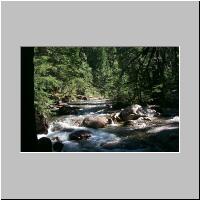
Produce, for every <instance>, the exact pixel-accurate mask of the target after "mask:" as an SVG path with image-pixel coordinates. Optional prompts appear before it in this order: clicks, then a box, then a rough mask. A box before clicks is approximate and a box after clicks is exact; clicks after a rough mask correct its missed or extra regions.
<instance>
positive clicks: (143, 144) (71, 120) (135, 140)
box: [38, 100, 179, 152]
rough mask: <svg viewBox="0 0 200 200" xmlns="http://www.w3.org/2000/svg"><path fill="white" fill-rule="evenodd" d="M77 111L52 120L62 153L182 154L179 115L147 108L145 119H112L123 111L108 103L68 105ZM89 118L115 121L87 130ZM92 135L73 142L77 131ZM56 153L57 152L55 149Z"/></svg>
mask: <svg viewBox="0 0 200 200" xmlns="http://www.w3.org/2000/svg"><path fill="white" fill-rule="evenodd" d="M68 106H70V107H71V108H72V109H73V108H75V109H76V112H75V113H73V114H67V115H62V116H56V117H54V118H52V120H51V121H50V123H49V128H48V134H47V135H44V134H40V135H38V139H39V138H41V137H48V138H50V139H51V141H52V143H53V144H54V143H56V142H58V141H59V142H60V143H62V144H63V147H62V150H61V151H62V152H152V151H158V152H163V151H179V145H178V144H179V116H168V117H163V116H155V115H152V112H151V111H152V110H151V109H147V112H146V116H145V117H138V119H135V120H127V121H117V120H112V118H111V116H113V114H117V113H120V110H114V109H112V103H111V102H110V101H108V100H88V101H86V100H79V101H77V102H72V103H70V104H68ZM87 117H94V118H95V117H100V118H101V117H103V118H107V119H111V120H110V121H109V123H107V124H106V126H105V127H103V128H91V127H85V126H84V125H83V121H84V119H85V118H87ZM79 130H80V131H83V132H84V131H85V132H88V133H90V137H88V138H86V139H84V140H81V139H80V140H71V139H70V135H71V134H72V133H74V132H77V131H79ZM54 151H55V150H54Z"/></svg>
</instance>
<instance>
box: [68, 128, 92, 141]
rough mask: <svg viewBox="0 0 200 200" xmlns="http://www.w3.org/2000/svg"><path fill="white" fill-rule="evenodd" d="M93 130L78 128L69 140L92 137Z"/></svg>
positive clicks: (70, 135)
mask: <svg viewBox="0 0 200 200" xmlns="http://www.w3.org/2000/svg"><path fill="white" fill-rule="evenodd" d="M91 134H92V132H91V131H89V130H78V131H74V132H72V133H71V134H69V140H76V141H79V140H87V139H88V138H90V137H91Z"/></svg>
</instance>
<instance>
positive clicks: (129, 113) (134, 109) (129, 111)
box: [119, 104, 145, 121]
mask: <svg viewBox="0 0 200 200" xmlns="http://www.w3.org/2000/svg"><path fill="white" fill-rule="evenodd" d="M142 116H145V114H144V113H143V109H142V106H140V105H138V104H135V105H132V106H129V107H127V108H125V109H124V110H122V111H121V112H120V114H119V117H120V118H121V119H122V120H123V121H127V120H136V119H138V118H139V117H142Z"/></svg>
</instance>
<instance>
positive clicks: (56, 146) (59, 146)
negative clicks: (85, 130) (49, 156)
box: [53, 141, 64, 152]
mask: <svg viewBox="0 0 200 200" xmlns="http://www.w3.org/2000/svg"><path fill="white" fill-rule="evenodd" d="M63 147H64V144H63V143H62V142H59V141H58V142H55V143H54V144H53V150H54V151H56V152H61V151H62V149H63Z"/></svg>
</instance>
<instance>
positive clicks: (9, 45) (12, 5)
mask: <svg viewBox="0 0 200 200" xmlns="http://www.w3.org/2000/svg"><path fill="white" fill-rule="evenodd" d="M198 12H199V11H198V2H2V130H1V131H2V198H81V199H84V198H198V197H199V191H198V183H199V182H198V173H199V172H198V167H199V160H198V149H199V146H198V145H199V143H198V138H199V127H198V120H199V115H198V110H199V104H198V100H199V91H198V74H199V73H198V71H199V68H198V66H199V58H198V53H199V52H198V51H199V48H198V47H199V46H198V43H199V41H198V40H199V39H198V35H199V27H198ZM37 45H39V46H47V45H48V46H49V45H51V46H54V45H55V46H115V45H117V46H141V45H142V46H157V45H159V46H180V50H181V59H180V61H181V65H180V70H181V71H180V72H181V73H180V103H181V105H180V108H181V110H180V118H181V123H180V139H181V148H180V150H181V153H122V154H118V153H115V154H112V153H104V154H101V153H92V154H90V153H80V154H79V153H78V154H73V153H20V46H37Z"/></svg>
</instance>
